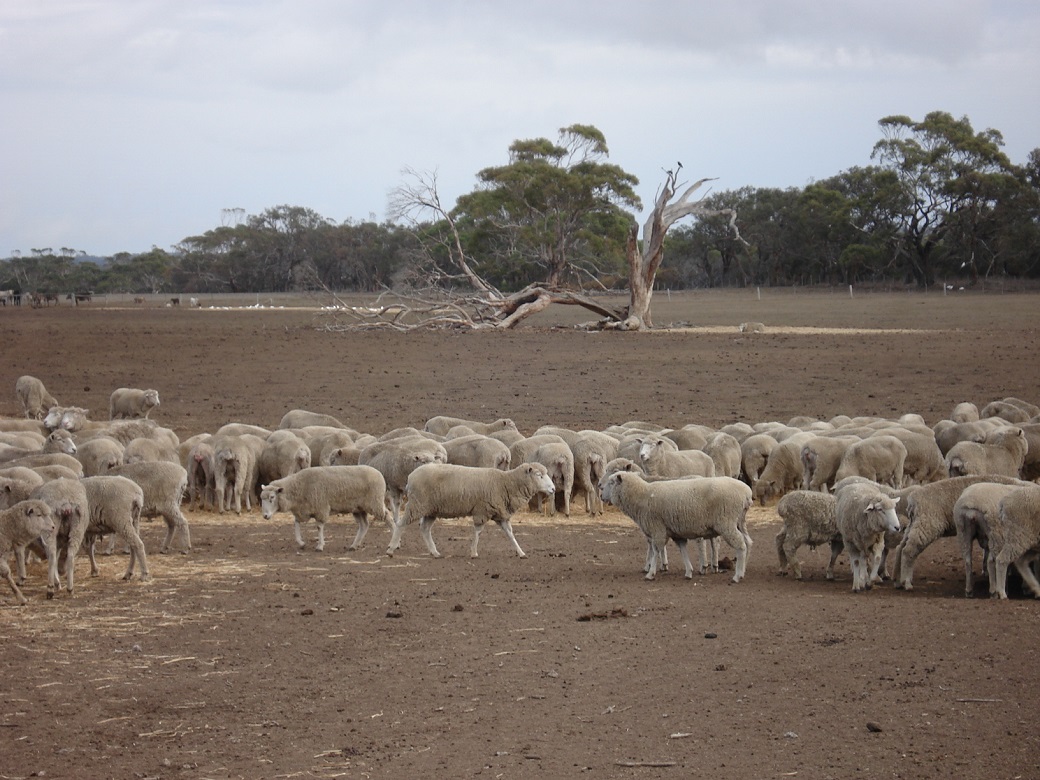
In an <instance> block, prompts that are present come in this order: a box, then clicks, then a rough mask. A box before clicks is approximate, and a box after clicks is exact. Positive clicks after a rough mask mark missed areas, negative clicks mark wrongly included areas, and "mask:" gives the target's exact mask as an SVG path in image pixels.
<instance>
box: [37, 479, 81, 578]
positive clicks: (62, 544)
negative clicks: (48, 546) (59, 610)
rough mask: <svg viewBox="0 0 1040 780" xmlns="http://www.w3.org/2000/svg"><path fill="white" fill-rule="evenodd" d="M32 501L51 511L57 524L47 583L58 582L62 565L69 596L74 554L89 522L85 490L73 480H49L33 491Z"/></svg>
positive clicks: (74, 560) (76, 480)
mask: <svg viewBox="0 0 1040 780" xmlns="http://www.w3.org/2000/svg"><path fill="white" fill-rule="evenodd" d="M30 497H31V498H33V499H37V500H39V501H43V502H44V503H45V504H47V506H49V507H50V509H51V514H52V515H53V516H54V520H55V523H56V524H57V527H58V528H57V530H58V533H57V542H56V553H57V554H56V555H55V556H53V557H50V558H48V560H49V561H50V562H51V565H50V576H49V577H48V579H51V580H54V581H55V584H56V585H57V586H58V587H60V583H59V582H58V569H59V564H60V563H61V562H62V561H63V562H64V567H65V569H64V571H65V582H66V588H67V590H68V592H69V595H72V592H73V587H74V584H75V583H74V579H75V577H74V574H75V569H76V554H77V553H78V552H79V550H80V547H82V546H83V540H84V538H85V536H86V533H87V526H88V524H89V522H90V508H89V507H90V504H89V502H88V501H87V490H86V488H85V487H83V482H82V480H80V479H79V478H76V479H64V478H63V479H53V480H51V481H49V482H45V483H43V484H42V485H40V486H39V487H38V488H36V490H34V491H33V493H32V496H30Z"/></svg>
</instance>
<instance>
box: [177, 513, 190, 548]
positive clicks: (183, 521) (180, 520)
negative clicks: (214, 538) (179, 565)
mask: <svg viewBox="0 0 1040 780" xmlns="http://www.w3.org/2000/svg"><path fill="white" fill-rule="evenodd" d="M176 528H177V530H179V531H180V534H181V540H182V541H183V542H184V549H183V550H181V552H182V553H184V554H185V555H186V554H188V553H190V552H191V529H189V528H188V518H186V517H185V516H184V515H183V514H182V513H181V511H180V509H178V510H177V517H176Z"/></svg>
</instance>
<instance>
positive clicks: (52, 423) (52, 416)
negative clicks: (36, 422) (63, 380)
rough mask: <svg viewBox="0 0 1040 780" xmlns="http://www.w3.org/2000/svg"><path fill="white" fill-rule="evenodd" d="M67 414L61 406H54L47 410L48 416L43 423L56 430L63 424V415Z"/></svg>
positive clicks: (49, 428)
mask: <svg viewBox="0 0 1040 780" xmlns="http://www.w3.org/2000/svg"><path fill="white" fill-rule="evenodd" d="M64 414H65V410H64V409H62V408H61V407H60V406H52V407H51V408H50V409H49V410H48V411H47V416H46V417H44V418H43V424H44V426H45V427H46V428H47V429H48V430H52V431H53V430H54V429H55V428H57V427H58V426H60V425H61V420H62V415H64Z"/></svg>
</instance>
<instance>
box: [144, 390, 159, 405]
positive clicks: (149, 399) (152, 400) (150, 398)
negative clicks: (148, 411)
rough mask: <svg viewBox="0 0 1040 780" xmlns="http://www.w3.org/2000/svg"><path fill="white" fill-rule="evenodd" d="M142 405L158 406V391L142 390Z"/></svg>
mask: <svg viewBox="0 0 1040 780" xmlns="http://www.w3.org/2000/svg"><path fill="white" fill-rule="evenodd" d="M144 405H145V406H158V405H159V391H158V390H145V391H144Z"/></svg>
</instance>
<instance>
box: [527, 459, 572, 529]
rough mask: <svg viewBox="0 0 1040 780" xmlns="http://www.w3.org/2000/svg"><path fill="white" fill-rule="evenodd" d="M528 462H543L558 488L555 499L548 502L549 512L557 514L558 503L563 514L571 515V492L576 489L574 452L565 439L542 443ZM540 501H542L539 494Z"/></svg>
mask: <svg viewBox="0 0 1040 780" xmlns="http://www.w3.org/2000/svg"><path fill="white" fill-rule="evenodd" d="M527 462H528V463H541V464H542V465H543V466H545V469H546V471H548V472H549V479H551V480H552V482H553V486H554V487H555V488H556V493H555V494H554V496H553V498H554V500H552V501H550V502H549V503H548V513H549V514H550V515H555V514H556V505H557V504H558V503H559V504H561V506H562V509H563V514H564V515H565V516H566V517H570V516H571V493H572V492H573V490H574V453H573V452H572V451H571V448H570V447H568V446H567V443H566V442H564V441H558V442H547V443H545V444H542V445H541V446H540V447H538V449H536V450H535V451H534V452H533V453H531V455H530V456H529V457H528V460H527ZM538 503H539V504H541V503H542V499H541V496H539V499H538Z"/></svg>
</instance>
